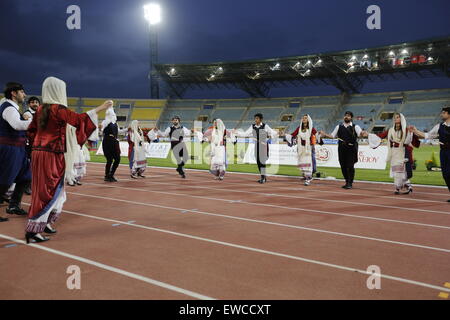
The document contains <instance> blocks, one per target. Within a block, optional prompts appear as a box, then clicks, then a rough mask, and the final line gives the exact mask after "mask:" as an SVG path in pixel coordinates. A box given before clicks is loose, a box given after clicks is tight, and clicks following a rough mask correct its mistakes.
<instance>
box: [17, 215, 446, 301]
mask: <svg viewBox="0 0 450 320" xmlns="http://www.w3.org/2000/svg"><path fill="white" fill-rule="evenodd" d="M63 211H64V212H65V213H68V214H72V215H77V216H80V217H86V218H91V219H96V220H102V221H108V222H114V223H120V224H123V225H128V226H131V227H136V228H141V229H146V230H152V231H156V232H161V233H165V234H170V235H174V236H178V237H183V238H188V239H193V240H198V241H203V242H208V243H214V244H218V245H221V246H226V247H231V248H237V249H242V250H246V251H251V252H257V253H262V254H265V255H271V256H276V257H281V258H287V259H291V260H296V261H302V262H306V263H311V264H315V265H321V266H325V267H329V268H333V269H338V270H345V271H350V272H358V273H360V274H363V275H373V274H372V273H371V272H368V271H367V270H362V269H357V268H352V267H346V266H342V265H338V264H333V263H328V262H323V261H319V260H313V259H307V258H303V257H298V256H293V255H288V254H284V253H279V252H275V251H268V250H263V249H258V248H253V247H248V246H243V245H238V244H234V243H230V242H224V241H218V240H213V239H209V238H203V237H199V236H193V235H190V234H185V233H180V232H175V231H170V230H165V229H159V228H153V227H148V226H143V225H139V224H134V223H127V222H125V221H120V220H114V219H108V218H101V217H96V216H91V215H87V214H83V213H78V212H74V211H68V210H63ZM18 241H20V240H18ZM21 243H23V241H21ZM38 247H40V248H41V246H38ZM42 248H44V247H42ZM50 250H51V249H50ZM380 277H381V278H385V279H389V280H393V281H398V282H402V283H408V284H412V285H415V286H420V287H425V288H429V289H434V290H438V291H446V292H450V288H446V287H440V286H436V285H432V284H428V283H425V282H420V281H415V280H410V279H406V278H401V277H396V276H391V275H387V274H381V275H380ZM177 289H179V288H177ZM203 297H204V298H209V297H205V296H203Z"/></svg>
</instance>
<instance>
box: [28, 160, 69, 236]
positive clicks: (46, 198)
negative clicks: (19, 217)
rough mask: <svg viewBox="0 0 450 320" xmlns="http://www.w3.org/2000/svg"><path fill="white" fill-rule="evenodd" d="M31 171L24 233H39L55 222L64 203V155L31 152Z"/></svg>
mask: <svg viewBox="0 0 450 320" xmlns="http://www.w3.org/2000/svg"><path fill="white" fill-rule="evenodd" d="M31 171H32V183H31V207H30V210H29V212H28V219H29V220H28V224H27V227H26V231H27V232H33V233H39V232H42V231H44V229H45V226H46V225H47V223H53V222H55V221H56V220H57V218H58V216H59V214H60V213H61V209H62V204H63V203H64V201H65V191H64V173H65V161H64V154H63V153H54V152H48V151H33V152H32V158H31Z"/></svg>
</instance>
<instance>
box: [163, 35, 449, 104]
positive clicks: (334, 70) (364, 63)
mask: <svg viewBox="0 0 450 320" xmlns="http://www.w3.org/2000/svg"><path fill="white" fill-rule="evenodd" d="M449 63H450V37H447V38H441V39H431V40H426V41H418V42H409V43H401V44H396V45H390V46H384V47H377V48H370V49H358V50H348V51H340V52H331V53H320V54H311V55H305V56H293V57H284V58H272V59H262V60H251V61H241V62H214V63H201V64H157V65H156V66H155V68H156V72H157V73H158V76H159V78H160V79H162V80H163V81H164V82H165V83H166V84H167V86H168V88H169V90H170V95H172V96H176V97H178V98H182V96H183V94H184V93H185V92H186V91H187V90H189V89H214V88H228V89H240V90H244V91H245V92H247V93H248V94H249V95H250V96H251V97H267V96H268V95H269V92H270V89H271V88H280V87H292V86H302V85H332V86H334V87H336V88H338V89H339V90H340V91H341V92H347V93H359V92H360V90H361V88H362V87H363V85H364V83H366V82H375V81H387V80H399V79H411V78H426V77H442V76H447V77H450V64H449Z"/></svg>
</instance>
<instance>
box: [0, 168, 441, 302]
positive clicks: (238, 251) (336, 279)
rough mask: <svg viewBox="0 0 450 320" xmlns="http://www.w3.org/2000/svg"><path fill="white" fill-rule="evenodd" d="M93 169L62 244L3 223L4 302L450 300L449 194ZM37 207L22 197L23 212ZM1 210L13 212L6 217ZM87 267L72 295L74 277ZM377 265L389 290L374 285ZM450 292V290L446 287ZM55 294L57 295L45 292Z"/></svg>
mask: <svg viewBox="0 0 450 320" xmlns="http://www.w3.org/2000/svg"><path fill="white" fill-rule="evenodd" d="M103 166H104V165H102V164H94V163H91V164H89V165H88V175H87V176H86V177H85V178H84V180H83V182H84V184H83V186H78V187H67V188H66V191H67V195H68V201H67V202H66V205H65V207H64V213H63V215H62V216H61V219H60V221H59V222H58V223H57V229H58V234H56V235H54V236H51V238H52V240H51V241H49V242H46V243H44V244H41V245H25V244H24V243H23V229H24V225H25V221H26V220H25V218H24V217H18V216H10V221H9V222H6V223H1V224H0V261H1V263H0V299H38V298H39V299H42V298H45V299H292V300H297V299H446V297H447V295H448V294H449V293H450V284H449V282H450V204H449V203H447V202H445V201H446V200H447V198H448V197H449V194H448V191H447V190H446V189H444V188H433V187H416V188H415V189H414V193H413V194H411V195H402V196H394V195H393V193H392V185H387V184H377V183H362V182H359V183H355V188H354V189H353V190H343V189H341V188H340V185H341V184H342V182H339V181H323V180H322V181H316V180H315V181H314V182H313V184H312V185H311V186H309V187H304V186H303V185H302V184H301V183H300V182H299V180H298V178H295V179H294V178H291V177H271V178H270V179H269V182H268V183H267V184H265V185H260V184H258V183H256V180H257V178H256V176H254V175H251V174H234V173H227V176H226V178H225V181H215V180H214V179H213V178H212V176H211V175H209V173H207V172H205V171H194V170H189V171H187V175H188V177H187V179H186V180H183V179H181V178H180V177H179V176H178V175H177V174H176V172H175V170H174V169H165V168H149V169H148V171H147V178H146V179H139V180H134V179H131V178H130V176H129V174H128V172H129V171H128V168H127V167H126V166H121V167H120V168H119V170H118V173H117V178H118V179H119V180H120V181H119V182H118V183H106V182H103V176H104V174H103V169H104V167H103ZM29 202H30V199H29V197H25V198H24V203H25V204H24V206H27V204H28V203H29ZM0 210H4V207H2V208H1V209H0ZM71 265H76V266H78V267H79V268H80V270H81V282H80V283H81V289H80V290H69V289H68V288H67V285H66V282H67V279H68V277H69V276H70V274H68V273H66V271H67V268H68V267H69V266H71ZM369 266H378V267H379V269H380V271H381V279H380V283H381V288H380V289H374V290H370V289H368V287H367V281H368V278H369V277H370V276H371V273H370V272H368V271H367V270H368V267H369ZM446 284H447V286H446ZM43 291H45V296H40V295H37V294H36V293H38V292H43Z"/></svg>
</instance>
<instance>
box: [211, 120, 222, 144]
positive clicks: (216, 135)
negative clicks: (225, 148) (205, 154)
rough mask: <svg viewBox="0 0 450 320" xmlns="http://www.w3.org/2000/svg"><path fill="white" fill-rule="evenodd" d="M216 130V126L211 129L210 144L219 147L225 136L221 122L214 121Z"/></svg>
mask: <svg viewBox="0 0 450 320" xmlns="http://www.w3.org/2000/svg"><path fill="white" fill-rule="evenodd" d="M216 124H217V129H216V126H214V127H213V131H212V136H211V143H212V144H214V145H216V146H220V144H221V143H222V141H223V136H224V134H225V125H224V123H223V121H222V120H220V119H216Z"/></svg>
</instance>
